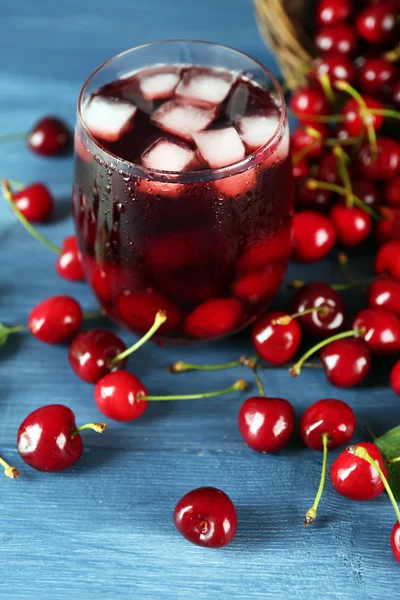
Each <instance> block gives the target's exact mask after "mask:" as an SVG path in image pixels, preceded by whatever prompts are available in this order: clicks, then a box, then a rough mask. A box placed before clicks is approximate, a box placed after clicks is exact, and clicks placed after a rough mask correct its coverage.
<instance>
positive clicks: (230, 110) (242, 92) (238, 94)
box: [226, 83, 250, 121]
mask: <svg viewBox="0 0 400 600" xmlns="http://www.w3.org/2000/svg"><path fill="white" fill-rule="evenodd" d="M249 97H250V92H249V86H248V85H247V84H246V83H239V85H238V86H237V87H236V88H235V89H234V90H233V92H232V94H231V96H230V98H229V100H228V105H227V107H226V114H227V117H228V119H229V120H230V121H234V120H235V119H236V118H237V117H239V116H241V115H244V114H245V113H246V109H247V105H248V102H249Z"/></svg>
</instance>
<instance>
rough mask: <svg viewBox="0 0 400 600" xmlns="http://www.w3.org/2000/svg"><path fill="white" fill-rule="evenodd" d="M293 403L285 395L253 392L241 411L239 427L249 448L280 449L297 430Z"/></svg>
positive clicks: (265, 452)
mask: <svg viewBox="0 0 400 600" xmlns="http://www.w3.org/2000/svg"><path fill="white" fill-rule="evenodd" d="M294 420H295V417H294V410H293V406H292V405H291V404H290V402H288V401H287V400H284V399H283V398H265V397H263V396H254V397H252V398H248V399H247V400H245V402H243V404H242V406H241V408H240V411H239V430H240V433H241V434H242V436H243V439H244V441H245V442H246V444H247V445H248V446H250V448H252V449H253V450H255V451H256V452H261V453H262V454H269V453H272V452H278V450H281V448H283V447H284V446H286V444H287V443H288V441H289V439H290V438H291V436H292V434H293V431H294Z"/></svg>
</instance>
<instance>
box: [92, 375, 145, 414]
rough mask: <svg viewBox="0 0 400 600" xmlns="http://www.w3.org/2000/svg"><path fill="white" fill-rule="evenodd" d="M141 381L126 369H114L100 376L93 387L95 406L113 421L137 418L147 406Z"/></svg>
mask: <svg viewBox="0 0 400 600" xmlns="http://www.w3.org/2000/svg"><path fill="white" fill-rule="evenodd" d="M147 395H148V394H147V390H146V388H145V387H144V385H143V384H142V382H141V381H140V380H139V379H138V378H137V377H135V376H134V375H132V374H131V373H128V372H127V371H114V372H112V373H108V374H107V375H105V376H104V377H102V378H101V379H100V380H99V381H98V382H97V383H96V387H95V388H94V399H95V402H96V405H97V408H98V409H99V411H100V412H101V413H103V415H106V417H108V418H109V419H113V420H114V421H132V420H133V419H138V418H139V417H140V416H142V414H143V413H144V411H145V410H146V408H147V404H148V402H147V401H146V400H141V398H140V397H141V396H147Z"/></svg>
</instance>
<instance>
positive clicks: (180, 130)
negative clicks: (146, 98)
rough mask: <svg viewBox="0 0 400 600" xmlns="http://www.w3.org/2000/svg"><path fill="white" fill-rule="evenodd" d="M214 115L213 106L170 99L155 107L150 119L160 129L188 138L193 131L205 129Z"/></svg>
mask: <svg viewBox="0 0 400 600" xmlns="http://www.w3.org/2000/svg"><path fill="white" fill-rule="evenodd" d="M215 115H216V109H215V108H214V107H213V108H207V109H206V108H200V107H198V106H190V105H189V104H181V103H180V102H177V101H176V100H170V101H169V102H165V103H164V104H162V105H161V106H160V107H159V108H157V110H156V111H155V112H154V113H153V114H152V116H151V120H152V121H153V123H155V124H156V125H157V126H158V127H160V129H164V130H165V131H168V132H169V133H172V134H174V135H177V136H178V137H181V138H184V139H186V140H190V139H191V138H192V136H193V134H194V133H197V132H199V131H203V129H206V128H207V127H208V126H209V125H210V123H212V121H213V120H214V117H215Z"/></svg>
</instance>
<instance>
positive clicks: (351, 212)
mask: <svg viewBox="0 0 400 600" xmlns="http://www.w3.org/2000/svg"><path fill="white" fill-rule="evenodd" d="M329 218H330V220H331V221H332V223H333V225H334V226H335V229H336V235H337V240H338V242H340V243H341V244H343V246H345V247H346V248H354V247H355V246H358V245H359V244H361V243H362V242H364V241H365V240H366V239H367V237H368V236H369V234H370V232H371V229H372V220H371V217H370V216H369V215H368V214H367V213H366V212H365V211H363V210H361V208H358V207H357V206H351V207H350V206H346V205H345V204H342V203H338V204H335V206H334V207H333V208H332V209H331V211H330V213H329Z"/></svg>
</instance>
